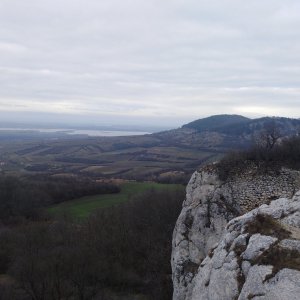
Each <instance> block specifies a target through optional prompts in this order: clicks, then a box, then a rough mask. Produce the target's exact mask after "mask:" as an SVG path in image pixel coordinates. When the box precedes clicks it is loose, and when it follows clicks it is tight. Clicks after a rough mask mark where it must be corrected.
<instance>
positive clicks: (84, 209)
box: [48, 182, 184, 219]
mask: <svg viewBox="0 0 300 300" xmlns="http://www.w3.org/2000/svg"><path fill="white" fill-rule="evenodd" d="M149 189H155V190H168V189H172V190H174V189H184V187H183V186H182V185H179V184H160V183H154V182H127V183H124V184H122V185H121V192H120V193H118V194H105V195H94V196H87V197H83V198H79V199H74V200H70V201H66V202H62V203H60V204H57V205H54V206H51V207H50V208H48V212H49V213H50V214H51V215H55V216H59V215H63V214H66V215H70V216H72V217H74V218H78V219H84V218H87V217H88V216H89V215H90V214H91V213H92V212H94V211H95V210H96V209H99V208H105V207H109V206H112V205H116V204H120V203H123V202H126V201H128V200H130V199H131V198H132V197H133V196H137V195H139V194H141V193H143V192H145V191H146V190H149ZM182 200H183V199H182Z"/></svg>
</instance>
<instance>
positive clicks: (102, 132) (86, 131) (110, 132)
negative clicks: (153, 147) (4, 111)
mask: <svg viewBox="0 0 300 300" xmlns="http://www.w3.org/2000/svg"><path fill="white" fill-rule="evenodd" d="M0 131H35V132H41V133H62V134H71V135H76V134H80V135H88V136H130V135H144V134H150V132H144V131H121V130H92V129H61V128H51V129H48V128H0Z"/></svg>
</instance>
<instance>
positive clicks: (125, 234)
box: [0, 177, 184, 300]
mask: <svg viewBox="0 0 300 300" xmlns="http://www.w3.org/2000/svg"><path fill="white" fill-rule="evenodd" d="M0 182H1V185H0V191H1V198H0V199H1V203H0V205H1V216H0V218H1V223H0V274H2V275H0V299H3V300H27V299H28V300H47V299H49V300H50V299H51V300H54V299H80V300H83V299H105V300H107V299H158V300H159V299H170V298H171V294H172V281H171V268H170V262H169V258H170V255H171V238H172V231H173V228H174V224H175V221H176V219H177V216H178V214H179V212H180V209H181V203H182V200H183V199H184V194H183V192H182V190H180V191H174V190H164V191H155V190H149V191H148V192H145V193H144V194H142V195H139V196H138V197H133V198H132V200H131V201H129V202H127V203H126V204H122V205H118V206H115V207H110V208H109V209H101V210H99V211H97V212H95V213H94V214H93V215H91V216H90V217H89V218H88V219H85V220H83V221H81V222H79V223H78V220H77V221H75V220H72V219H71V218H68V217H61V218H52V217H50V216H49V215H48V214H47V213H45V210H44V209H43V208H44V207H45V205H48V204H49V203H51V202H52V203H53V202H55V201H57V199H58V198H59V199H69V198H72V197H73V196H78V195H81V194H82V193H84V192H86V193H94V192H97V193H99V192H100V193H101V192H105V193H107V192H118V189H117V187H116V186H113V185H109V186H105V185H103V184H102V185H99V186H98V187H97V188H96V185H95V184H93V183H91V182H90V183H88V182H87V181H78V180H74V179H68V180H58V181H56V180H54V181H53V180H49V178H48V180H46V179H45V178H44V179H40V180H37V181H35V183H34V184H33V182H32V181H31V180H27V181H24V180H22V179H17V178H12V177H8V178H6V177H3V178H1V181H0ZM73 189H74V190H73ZM71 190H72V193H71ZM57 197H58V198H57ZM41 199H42V201H40V200H41ZM30 208H31V209H30Z"/></svg>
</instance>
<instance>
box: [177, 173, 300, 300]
mask: <svg viewBox="0 0 300 300" xmlns="http://www.w3.org/2000/svg"><path fill="white" fill-rule="evenodd" d="M284 172H285V173H284V174H285V176H288V175H287V174H288V171H287V170H285V171H284ZM292 175H293V176H294V175H295V173H293V174H292ZM293 178H294V177H293ZM274 180H275V179H274ZM295 182H296V181H295ZM272 184H274V183H272ZM264 186H266V182H264ZM290 186H291V187H292V188H293V189H295V186H293V185H290ZM242 188H243V189H245V186H243V187H242ZM257 188H259V187H257ZM236 189H237V186H234V184H232V183H231V184H229V183H223V182H221V181H220V180H219V179H218V177H217V176H216V173H215V172H214V171H213V168H212V169H210V168H206V169H204V170H202V171H200V172H196V173H195V174H194V175H193V177H192V178H191V181H190V183H189V185H188V187H187V197H186V201H185V202H184V203H183V209H182V212H181V214H180V216H179V218H178V221H177V224H176V227H175V230H174V235H173V251H172V270H173V283H174V295H173V300H198V299H203V300H217V299H218V300H219V299H224V300H231V299H232V300H233V299H239V300H242V299H300V290H299V288H300V286H299V285H300V280H299V276H300V261H299V260H300V251H299V250H300V191H299V192H298V193H296V194H295V196H294V197H293V198H292V199H287V198H280V199H277V200H274V201H272V202H271V203H269V204H263V202H262V201H264V200H263V199H260V200H259V201H254V203H255V206H256V205H257V203H259V204H260V205H261V206H260V207H258V208H256V209H254V210H252V211H249V212H248V213H246V214H244V215H242V216H239V215H241V213H242V212H243V211H245V207H246V206H244V205H243V203H242V202H243V201H244V200H243V199H244V198H242V199H237V198H236V196H235V195H237V194H238V193H236V192H235V190H236ZM251 189H252V187H251ZM272 190H273V191H274V189H273V188H272ZM285 192H286V193H292V191H291V190H288V189H287V188H286V189H285ZM293 193H294V191H293ZM244 194H245V195H247V191H244ZM264 194H265V196H264V197H267V193H264ZM279 194H280V193H279ZM280 196H282V195H279V197H280ZM245 197H246V196H245ZM272 197H273V196H272ZM237 216H239V217H237Z"/></svg>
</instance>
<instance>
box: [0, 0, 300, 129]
mask: <svg viewBox="0 0 300 300" xmlns="http://www.w3.org/2000/svg"><path fill="white" fill-rule="evenodd" d="M299 104H300V1H299V0H285V1H282V0H263V1H262V0H251V1H244V0H208V1H203V0H144V1H143V0H105V1H104V0H0V117H1V118H2V119H3V118H4V115H5V116H6V118H15V117H16V116H19V117H18V118H21V117H22V116H24V118H25V117H26V116H30V117H31V116H35V117H36V118H37V116H43V117H41V119H43V120H45V119H47V118H53V116H56V115H57V116H60V118H63V117H64V116H65V115H66V116H68V117H66V118H70V119H71V118H75V117H76V116H77V115H78V117H79V118H80V119H81V120H87V122H88V121H89V120H98V121H99V122H101V121H103V122H106V123H109V122H111V123H114V124H116V123H118V122H119V123H120V122H121V123H122V122H129V123H130V122H131V123H147V122H148V123H149V122H154V123H155V124H165V125H166V124H168V125H170V126H177V125H180V124H182V123H184V122H187V121H192V120H193V119H197V118H200V117H204V116H209V115H212V114H220V113H228V114H242V115H245V116H249V117H257V116H262V115H277V116H278V115H280V116H289V117H297V118H299V117H300V105H299Z"/></svg>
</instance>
